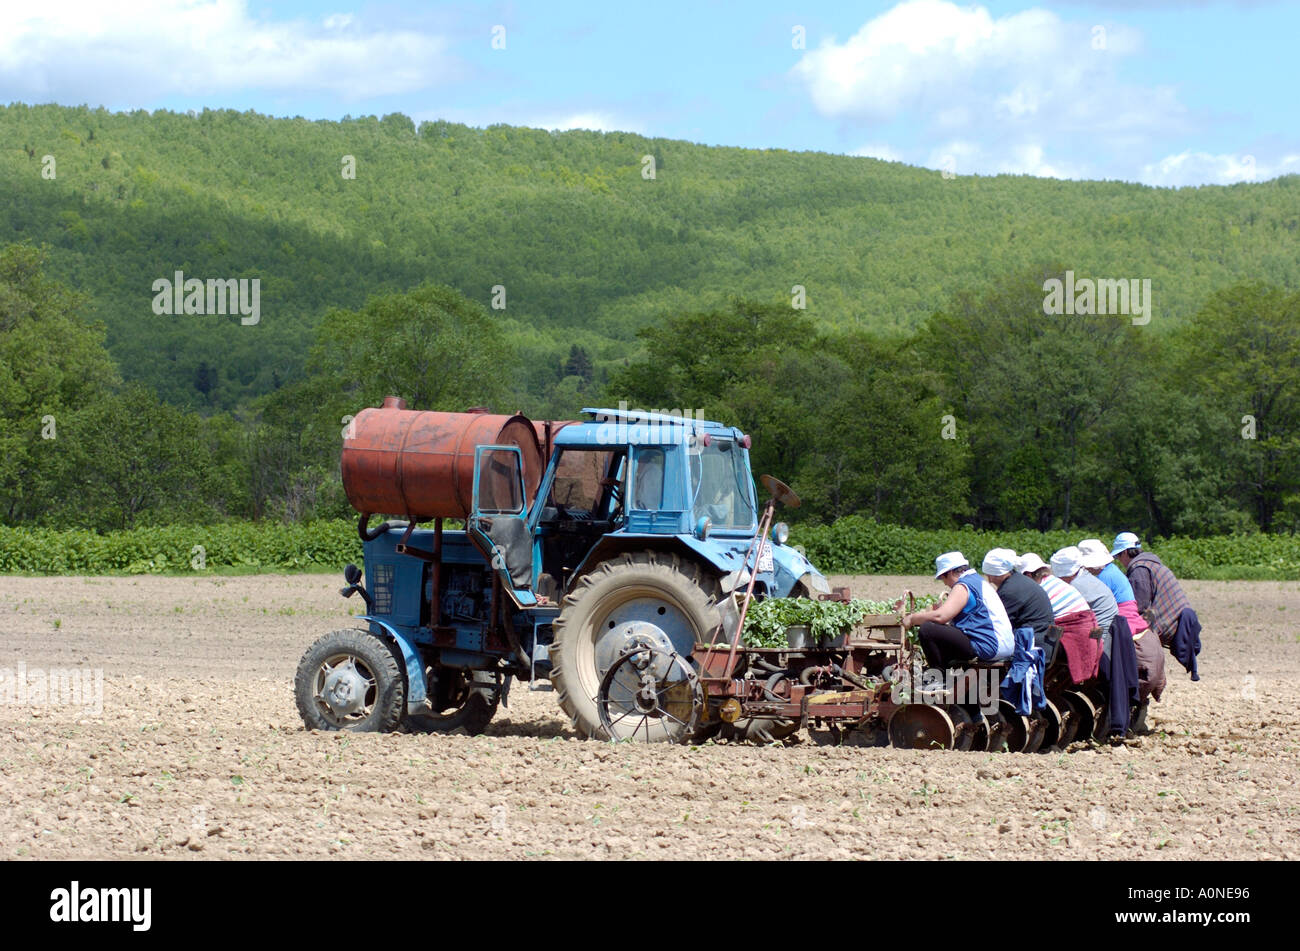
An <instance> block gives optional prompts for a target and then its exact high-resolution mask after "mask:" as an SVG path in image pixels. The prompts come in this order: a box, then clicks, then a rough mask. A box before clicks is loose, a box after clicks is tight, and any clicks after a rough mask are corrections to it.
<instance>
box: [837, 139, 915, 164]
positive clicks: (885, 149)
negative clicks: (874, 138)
mask: <svg viewBox="0 0 1300 951" xmlns="http://www.w3.org/2000/svg"><path fill="white" fill-rule="evenodd" d="M849 154H850V155H860V156H862V157H864V158H875V159H882V160H884V161H886V162H901V161H903V155H902V153H901V152H899V151H898V150H897V149H894V148H891V147H890V146H888V145H884V144H883V143H880V144H868V145H864V146H862V147H861V148H857V149H854V150H853V151H852V152H850V153H849Z"/></svg>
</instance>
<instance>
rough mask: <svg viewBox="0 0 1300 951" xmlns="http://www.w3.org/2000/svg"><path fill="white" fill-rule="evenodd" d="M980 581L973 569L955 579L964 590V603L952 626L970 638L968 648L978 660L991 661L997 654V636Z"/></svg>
mask: <svg viewBox="0 0 1300 951" xmlns="http://www.w3.org/2000/svg"><path fill="white" fill-rule="evenodd" d="M982 581H983V579H982V578H980V575H979V572H978V571H976V570H975V569H974V568H972V569H971V570H970V571H968V572H966V573H965V574H964V575H962V576H961V577H960V578H958V579H957V584H959V585H961V586H962V587H963V588H965V589H966V603H965V604H964V605H962V609H961V611H959V612H958V614H957V616H956V617H955V618H953V622H952V626H953V627H955V628H957V630H959V631H961V632H962V633H963V634H965V635H966V636H967V637H969V638H970V646H971V647H973V648H975V654H976V655H977V656H978V657H979V658H980V660H992V659H993V658H994V657H996V656H997V653H998V635H997V632H996V631H994V630H993V618H991V617H989V606H988V605H987V604H986V603H985V602H984V585H983V584H982Z"/></svg>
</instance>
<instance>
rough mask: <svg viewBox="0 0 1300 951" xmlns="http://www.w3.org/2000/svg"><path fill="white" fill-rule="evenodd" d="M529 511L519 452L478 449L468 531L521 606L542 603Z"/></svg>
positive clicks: (502, 448)
mask: <svg viewBox="0 0 1300 951" xmlns="http://www.w3.org/2000/svg"><path fill="white" fill-rule="evenodd" d="M526 507H527V500H526V498H525V497H524V476H523V456H522V455H521V454H520V452H519V448H518V447H517V446H478V447H477V448H476V449H475V450H474V511H473V512H472V513H471V515H470V517H469V521H468V522H467V523H466V526H465V528H466V533H467V534H468V535H469V537H470V540H471V541H472V542H474V544H475V546H477V547H478V549H479V551H481V552H482V553H483V557H485V558H487V559H488V561H489V563H490V564H491V565H492V568H493V570H494V571H495V572H496V573H497V576H498V577H499V578H500V579H501V584H502V586H503V587H504V588H505V589H506V590H507V591H509V592H510V594H511V597H512V598H513V599H514V601H515V603H516V604H518V605H519V606H520V607H529V606H532V605H535V604H536V603H537V598H536V596H535V595H534V594H533V583H534V581H535V580H536V577H537V574H536V570H535V566H534V563H533V548H534V546H533V535H532V532H530V531H529V529H528V513H527V510H526Z"/></svg>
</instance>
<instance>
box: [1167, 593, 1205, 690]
mask: <svg viewBox="0 0 1300 951" xmlns="http://www.w3.org/2000/svg"><path fill="white" fill-rule="evenodd" d="M1200 652H1201V619H1200V618H1198V617H1197V616H1196V612H1195V611H1193V610H1192V609H1191V608H1183V610H1182V613H1181V614H1179V615H1178V629H1177V630H1175V631H1174V636H1173V637H1172V638H1171V639H1170V641H1169V653H1171V654H1173V655H1174V660H1176V661H1178V663H1180V664H1182V665H1183V667H1185V668H1186V669H1187V672H1188V673H1189V674H1191V675H1192V679H1193V680H1200V679H1201V674H1200V671H1198V670H1197V664H1196V655H1197V654H1199V653H1200Z"/></svg>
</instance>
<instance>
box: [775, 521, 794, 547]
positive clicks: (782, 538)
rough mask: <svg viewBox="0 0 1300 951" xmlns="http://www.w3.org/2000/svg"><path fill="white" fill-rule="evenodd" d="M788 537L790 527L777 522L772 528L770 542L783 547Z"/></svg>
mask: <svg viewBox="0 0 1300 951" xmlns="http://www.w3.org/2000/svg"><path fill="white" fill-rule="evenodd" d="M789 537H790V526H789V525H787V524H786V523H785V522H777V523H776V524H775V525H773V526H772V541H774V542H776V543H777V544H778V545H784V544H785V543H786V539H788V538H789Z"/></svg>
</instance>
